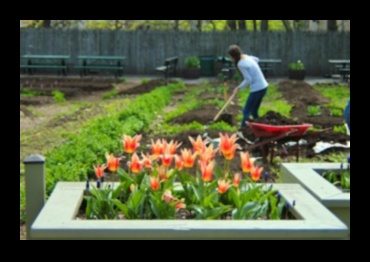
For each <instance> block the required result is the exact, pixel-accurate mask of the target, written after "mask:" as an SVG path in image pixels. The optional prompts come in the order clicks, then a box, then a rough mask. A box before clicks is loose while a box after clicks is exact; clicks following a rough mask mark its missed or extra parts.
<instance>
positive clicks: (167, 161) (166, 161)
mask: <svg viewBox="0 0 370 262" xmlns="http://www.w3.org/2000/svg"><path fill="white" fill-rule="evenodd" d="M160 158H161V160H162V165H164V166H167V167H168V166H170V165H171V163H172V159H173V155H171V154H169V153H168V152H165V153H164V154H163V155H161V156H160Z"/></svg>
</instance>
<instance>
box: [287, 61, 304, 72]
mask: <svg viewBox="0 0 370 262" xmlns="http://www.w3.org/2000/svg"><path fill="white" fill-rule="evenodd" d="M289 70H304V64H303V63H302V61H301V60H297V62H296V63H294V62H292V63H290V64H289Z"/></svg>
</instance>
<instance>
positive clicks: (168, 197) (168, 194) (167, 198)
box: [162, 189, 177, 203]
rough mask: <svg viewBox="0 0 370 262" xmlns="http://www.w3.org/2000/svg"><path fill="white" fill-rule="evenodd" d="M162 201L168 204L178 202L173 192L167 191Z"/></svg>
mask: <svg viewBox="0 0 370 262" xmlns="http://www.w3.org/2000/svg"><path fill="white" fill-rule="evenodd" d="M162 200H163V201H164V202H166V203H171V202H172V201H174V200H177V198H175V197H174V196H173V195H172V193H171V191H170V190H168V189H167V190H166V191H164V193H163V195H162Z"/></svg>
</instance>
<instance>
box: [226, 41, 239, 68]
mask: <svg viewBox="0 0 370 262" xmlns="http://www.w3.org/2000/svg"><path fill="white" fill-rule="evenodd" d="M227 53H228V54H229V55H230V56H231V57H232V58H234V60H235V66H236V67H237V65H238V62H239V60H240V58H241V57H242V50H241V49H240V47H239V46H237V45H231V46H229V48H228V49H227Z"/></svg>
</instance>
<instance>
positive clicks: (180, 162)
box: [175, 155, 184, 170]
mask: <svg viewBox="0 0 370 262" xmlns="http://www.w3.org/2000/svg"><path fill="white" fill-rule="evenodd" d="M175 167H176V168H177V169H178V170H181V169H182V168H183V167H184V161H183V160H182V157H181V156H178V155H175Z"/></svg>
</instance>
